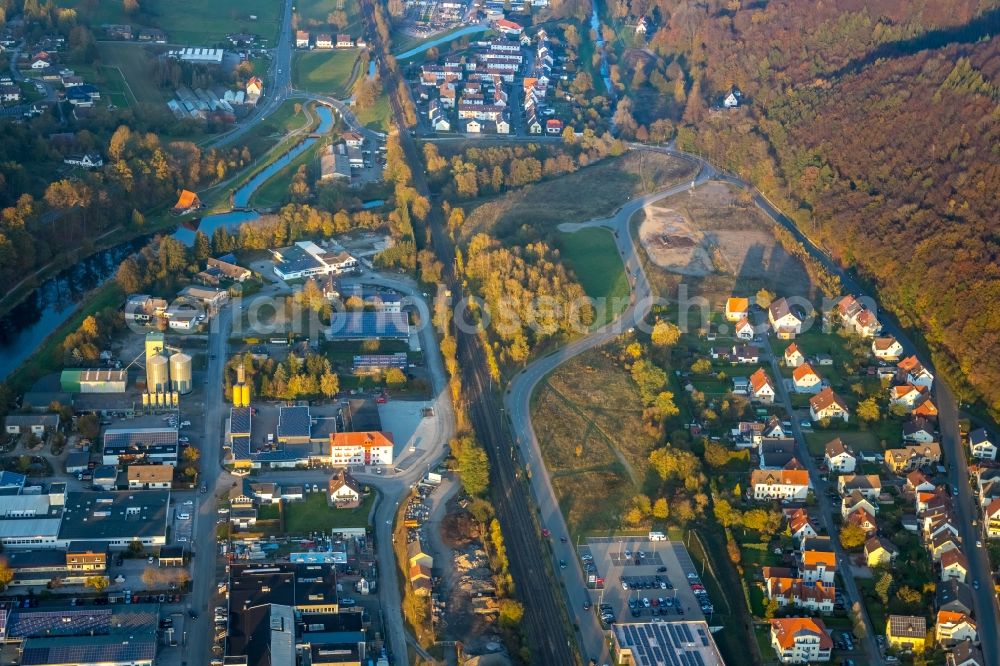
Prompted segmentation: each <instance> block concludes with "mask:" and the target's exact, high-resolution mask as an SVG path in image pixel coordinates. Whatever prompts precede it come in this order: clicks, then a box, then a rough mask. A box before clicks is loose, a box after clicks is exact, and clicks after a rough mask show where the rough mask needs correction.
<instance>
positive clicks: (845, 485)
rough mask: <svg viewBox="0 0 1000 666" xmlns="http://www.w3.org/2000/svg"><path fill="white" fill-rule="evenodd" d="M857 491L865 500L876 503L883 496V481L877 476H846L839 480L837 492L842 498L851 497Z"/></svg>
mask: <svg viewBox="0 0 1000 666" xmlns="http://www.w3.org/2000/svg"><path fill="white" fill-rule="evenodd" d="M855 490H857V491H858V492H859V493H861V494H862V495H863V496H864V497H865V499H868V500H870V501H872V502H875V501H877V500H878V496H879V495H881V494H882V479H880V478H879V477H878V475H877V474H846V475H844V476H841V477H839V478H838V479H837V492H839V493H840V494H841V496H846V495H850V494H851V493H852V492H854V491H855Z"/></svg>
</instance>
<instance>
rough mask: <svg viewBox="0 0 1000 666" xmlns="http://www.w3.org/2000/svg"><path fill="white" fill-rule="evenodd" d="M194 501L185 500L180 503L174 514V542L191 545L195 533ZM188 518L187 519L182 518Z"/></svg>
mask: <svg viewBox="0 0 1000 666" xmlns="http://www.w3.org/2000/svg"><path fill="white" fill-rule="evenodd" d="M194 514H195V510H194V500H184V501H183V502H179V503H178V504H177V505H176V507H175V509H174V513H173V519H174V530H173V533H174V542H176V543H178V544H182V545H183V544H189V543H190V542H191V537H192V534H193V532H194ZM182 516H187V518H182Z"/></svg>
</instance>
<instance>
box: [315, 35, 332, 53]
mask: <svg viewBox="0 0 1000 666" xmlns="http://www.w3.org/2000/svg"><path fill="white" fill-rule="evenodd" d="M316 48H318V49H332V48H333V35H331V34H330V33H328V32H321V33H319V34H318V35H316Z"/></svg>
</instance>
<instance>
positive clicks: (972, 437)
mask: <svg viewBox="0 0 1000 666" xmlns="http://www.w3.org/2000/svg"><path fill="white" fill-rule="evenodd" d="M7 419H8V420H9V419H10V417H9V416H8V417H7ZM983 442H989V443H991V444H992V443H993V438H992V437H990V433H988V432H986V428H977V429H976V430H973V431H972V432H970V433H969V443H970V444H973V445H975V444H981V443H983Z"/></svg>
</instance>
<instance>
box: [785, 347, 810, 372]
mask: <svg viewBox="0 0 1000 666" xmlns="http://www.w3.org/2000/svg"><path fill="white" fill-rule="evenodd" d="M805 362H806V357H805V356H803V355H802V352H800V351H799V346H798V345H797V344H795V343H794V342H793V343H792V344H790V345H788V347H786V348H785V366H786V367H788V368H797V367H799V366H800V365H802V364H803V363H805Z"/></svg>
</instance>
